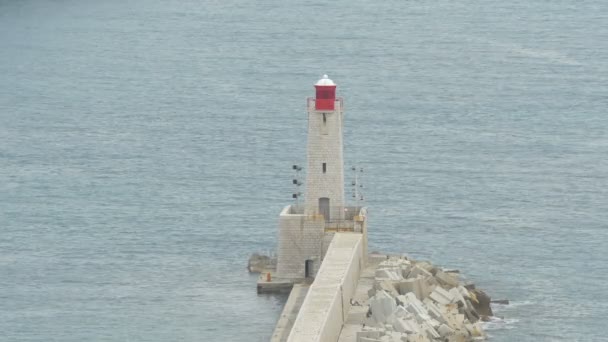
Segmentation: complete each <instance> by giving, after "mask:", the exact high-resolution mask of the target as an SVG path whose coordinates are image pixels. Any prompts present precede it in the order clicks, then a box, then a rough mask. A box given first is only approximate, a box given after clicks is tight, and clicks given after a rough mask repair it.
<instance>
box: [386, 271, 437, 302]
mask: <svg viewBox="0 0 608 342" xmlns="http://www.w3.org/2000/svg"><path fill="white" fill-rule="evenodd" d="M427 279H432V278H427ZM395 285H396V287H397V289H398V291H399V293H400V294H406V293H409V292H412V293H414V294H415V295H416V297H417V298H418V299H420V300H422V299H424V298H425V297H426V296H428V295H429V294H430V293H431V290H430V288H429V285H428V283H427V281H426V280H425V278H423V277H420V276H418V277H416V278H408V279H404V280H401V281H399V282H398V283H396V284H395Z"/></svg>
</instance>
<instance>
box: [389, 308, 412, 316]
mask: <svg viewBox="0 0 608 342" xmlns="http://www.w3.org/2000/svg"><path fill="white" fill-rule="evenodd" d="M411 315H412V314H411V313H409V312H408V311H407V310H405V308H404V307H403V306H401V305H398V306H397V308H396V309H395V312H393V316H395V317H401V318H407V317H410V316H411Z"/></svg>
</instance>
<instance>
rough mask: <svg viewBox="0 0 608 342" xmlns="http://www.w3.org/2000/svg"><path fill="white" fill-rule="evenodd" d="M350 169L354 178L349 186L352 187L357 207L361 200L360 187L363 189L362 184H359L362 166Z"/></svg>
mask: <svg viewBox="0 0 608 342" xmlns="http://www.w3.org/2000/svg"><path fill="white" fill-rule="evenodd" d="M351 171H352V172H353V173H354V175H353V176H354V179H353V181H352V182H351V186H352V189H353V195H352V196H353V198H354V199H355V202H356V205H357V207H359V206H360V203H359V202H360V201H363V200H364V198H363V193H362V192H361V189H363V184H361V178H362V177H363V168H362V167H356V166H353V167H351Z"/></svg>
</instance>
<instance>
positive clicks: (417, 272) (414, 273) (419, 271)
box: [407, 264, 433, 278]
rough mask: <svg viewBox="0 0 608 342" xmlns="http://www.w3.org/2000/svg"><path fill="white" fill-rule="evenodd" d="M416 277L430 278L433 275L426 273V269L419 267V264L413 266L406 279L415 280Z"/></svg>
mask: <svg viewBox="0 0 608 342" xmlns="http://www.w3.org/2000/svg"><path fill="white" fill-rule="evenodd" d="M418 276H422V277H423V278H430V277H432V276H433V275H432V274H431V272H429V271H427V270H426V269H424V268H422V267H420V265H419V264H416V265H414V267H412V270H411V271H410V273H409V274H408V276H407V277H408V278H416V277H418Z"/></svg>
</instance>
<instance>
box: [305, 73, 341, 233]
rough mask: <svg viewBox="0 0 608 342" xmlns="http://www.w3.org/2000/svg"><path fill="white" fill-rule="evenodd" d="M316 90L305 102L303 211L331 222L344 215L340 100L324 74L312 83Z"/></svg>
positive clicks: (331, 83) (334, 86)
mask: <svg viewBox="0 0 608 342" xmlns="http://www.w3.org/2000/svg"><path fill="white" fill-rule="evenodd" d="M315 93H316V94H315V95H316V96H315V98H309V99H308V106H307V107H308V142H307V148H306V154H307V168H306V194H305V196H306V213H307V214H308V215H321V216H323V218H324V219H325V221H326V222H331V221H332V220H340V219H343V218H344V158H343V149H344V148H343V143H342V138H343V137H342V128H343V126H344V125H343V119H344V117H343V116H344V112H343V111H342V103H343V102H342V99H341V98H336V84H335V83H334V82H333V81H332V80H331V79H329V77H328V76H327V75H323V78H322V79H320V80H319V81H318V82H317V83H316V84H315Z"/></svg>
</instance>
